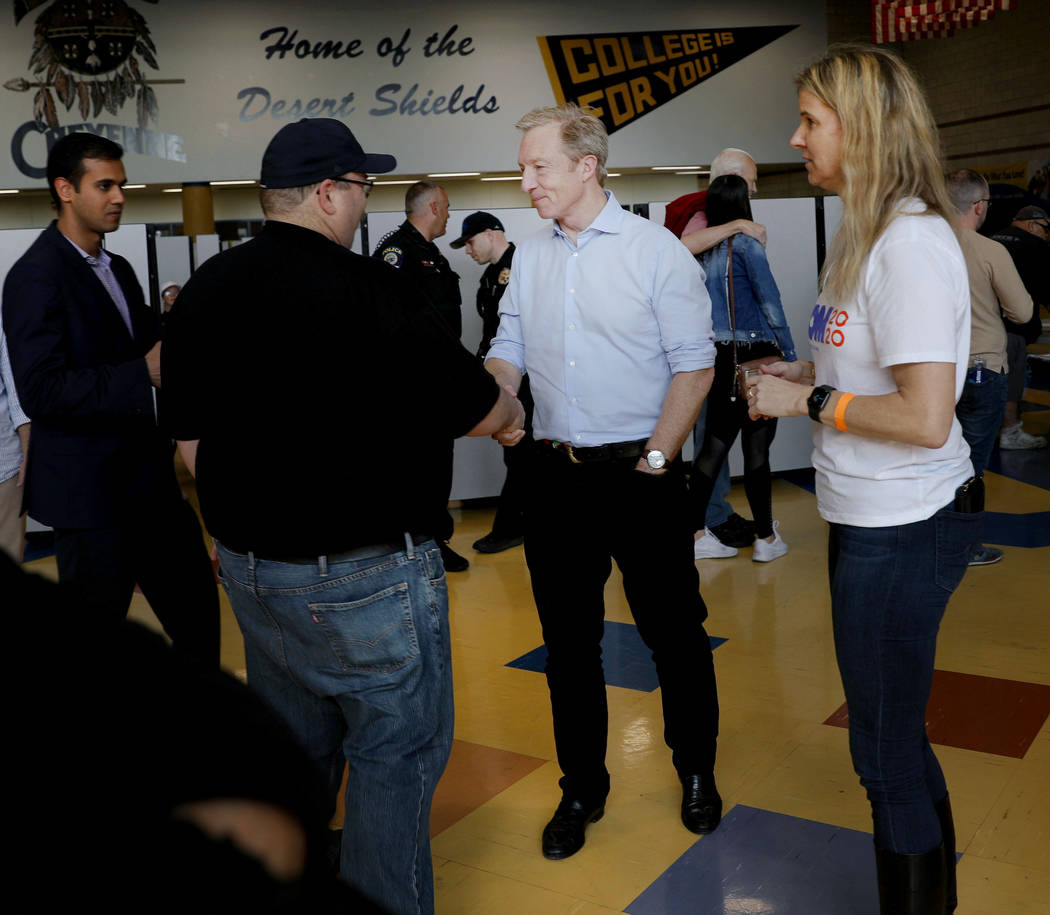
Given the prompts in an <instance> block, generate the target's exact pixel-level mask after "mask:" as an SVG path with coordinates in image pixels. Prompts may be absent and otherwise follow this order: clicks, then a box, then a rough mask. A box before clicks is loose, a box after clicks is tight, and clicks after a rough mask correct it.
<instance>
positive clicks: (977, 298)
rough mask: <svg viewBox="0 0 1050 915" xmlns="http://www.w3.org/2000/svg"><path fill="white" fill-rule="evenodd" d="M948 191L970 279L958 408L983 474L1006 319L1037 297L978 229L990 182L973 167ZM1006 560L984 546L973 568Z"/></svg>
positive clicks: (997, 404)
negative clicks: (966, 365) (965, 363)
mask: <svg viewBox="0 0 1050 915" xmlns="http://www.w3.org/2000/svg"><path fill="white" fill-rule="evenodd" d="M948 193H949V194H950V195H951V198H952V202H953V203H954V204H955V208H956V209H957V210H958V211H959V213H960V217H959V223H960V226H961V231H960V232H959V244H960V245H961V246H962V251H963V256H964V257H965V258H966V269H967V272H968V273H969V276H970V369H969V371H968V372H967V374H966V384H965V385H964V387H963V393H962V397H961V398H960V399H959V403H958V405H957V406H956V408H955V415H956V416H958V417H959V423H960V424H961V425H962V429H963V436H964V437H965V438H966V441H967V442H968V443H969V445H970V459H971V460H972V461H973V470H974V473H975V474H976V475H977V476H982V475H983V474H984V468H985V466H986V465H987V463H988V458H989V457H990V455H991V453H992V446H993V445H994V444H995V440H996V437H997V436H998V434H999V425H1000V423H1002V420H1003V411H1004V410H1005V408H1006V381H1007V368H1008V366H1007V363H1006V328H1005V327H1004V326H1003V318H1002V316H1003V315H1004V314H1005V315H1006V317H1008V318H1009V319H1010V320H1011V321H1016V322H1017V323H1020V324H1023V323H1024V322H1026V321H1028V320H1029V319H1030V318H1031V317H1032V297H1031V296H1030V295H1029V294H1028V292H1027V290H1026V289H1025V287H1024V283H1022V282H1021V277H1020V275H1019V274H1018V272H1017V268H1016V267H1015V266H1014V262H1013V259H1012V258H1011V257H1010V254H1009V252H1008V251H1007V250H1006V248H1004V247H1003V246H1002V245H1001V244H999V243H998V242H995V241H992V240H991V239H990V238H985V237H984V236H983V235H979V234H978V233H977V230H978V229H979V228H980V227H981V224H982V223H983V222H984V219H985V216H987V215H988V203H989V196H988V182H987V181H985V179H984V177H983V176H982V175H980V174H978V173H977V172H975V171H971V170H970V169H968V168H964V169H960V170H959V171H957V172H953V173H952V174H950V175H949V176H948ZM1002 558H1003V551H1002V550H1000V549H997V548H995V547H990V546H979V547H977V549H976V550H975V551H974V553H973V555H972V556H971V557H970V565H972V566H973V565H991V564H992V563H993V562H998V561H999V560H1000V559H1002Z"/></svg>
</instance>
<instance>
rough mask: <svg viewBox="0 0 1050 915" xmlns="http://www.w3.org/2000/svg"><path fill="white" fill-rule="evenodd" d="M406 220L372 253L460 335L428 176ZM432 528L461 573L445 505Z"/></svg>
mask: <svg viewBox="0 0 1050 915" xmlns="http://www.w3.org/2000/svg"><path fill="white" fill-rule="evenodd" d="M405 217H406V218H405V221H404V222H403V223H401V225H399V226H398V227H397V228H396V229H394V231H393V232H390V233H389V234H387V235H385V236H384V237H383V238H382V239H380V242H379V244H378V245H376V249H375V251H374V252H373V254H372V257H375V258H378V259H379V260H381V261H384V262H385V263H387V264H390V266H391V267H396V268H397V269H398V270H400V271H402V272H403V273H404V274H406V275H407V276H408V278H409V280H410V281H411V282H412V284H413V285H414V286H415V287H416V289H418V290H419V291H420V292H421V293H423V295H425V296H426V297H427V298H428V299H429V300H430V303H431V304H432V305H433V306H434V307H435V308H436V309H437V310H438V314H440V315H441V317H442V318H444V320H445V323H446V324H447V325H448V327H449V330H451V331H452V333H453V335H454V336H455V337H456V339H457V340H458V339H459V338H460V337H461V336H462V335H463V312H462V311H461V308H460V306H461V305H462V304H463V298H462V296H461V294H460V291H459V274H458V273H456V272H455V271H454V270H453V269H452V267H451V266H450V264H449V262H448V259H447V258H446V257H445V255H444V254H442V253H441V251H440V250H438V246H437V245H435V244H434V239H435V238H440V237H441V236H442V235H444V234H445V228H446V226H447V225H448V194H446V193H445V189H444V188H442V187H441V186H440V185H437V184H434V183H433V182H432V181H417V182H416V183H415V184H413V185H412V186H411V187H409V189H408V190H407V191H405ZM453 447H454V446H453V443H452V440H451V439H449V442H448V448H447V450H446V451H445V452H443V453H442V455H441V457H440V458H435V460H440V461H441V472H442V474H443V475H444V477H445V480H446V484H447V485H446V487H445V502H446V503H447V502H448V497H449V496H451V495H452V475H453V469H454V468H453ZM438 515H439V516H438V518H437V520H436V522H435V526H434V533H435V535H436V537H437V540H438V546H439V547H440V548H441V559H442V561H443V562H444V564H445V571H446V572H465V571H466V570H467V569H468V568H469V567H470V563H469V562H468V561H467V558H466V557H465V556H461V555H460V554H459V553H457V552H456V551H455V550H454V549H452V547H451V546H450V545H449V540H451V539H452V534H453V531H454V530H455V522H454V521H453V520H452V515H451V514H450V513H449V511H448V508H447V507H445V508H443V509H441V511H440V512H439V513H438Z"/></svg>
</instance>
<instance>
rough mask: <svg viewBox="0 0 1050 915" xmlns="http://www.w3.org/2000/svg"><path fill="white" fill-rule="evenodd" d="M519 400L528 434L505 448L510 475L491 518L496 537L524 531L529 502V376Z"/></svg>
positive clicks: (531, 443)
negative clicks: (493, 516) (494, 513)
mask: <svg viewBox="0 0 1050 915" xmlns="http://www.w3.org/2000/svg"><path fill="white" fill-rule="evenodd" d="M518 400H520V401H521V405H522V407H523V408H524V410H525V437H524V438H523V439H522V440H521V441H520V442H518V444H516V445H514V446H513V447H511V448H504V449H503V463H504V465H505V466H506V468H507V476H506V479H505V480H504V481H503V489H502V490H500V494H499V504H498V505H497V507H496V517H495V518H493V519H492V533H493V534H494V535H495V536H497V537H520V536H521V535H522V534H523V533H524V530H525V528H524V520H523V519H524V515H525V506H526V504H527V503H528V498H529V493H528V476H529V461H530V460H531V458H532V455H533V454H534V452H535V447H536V444H535V440H534V439H533V437H532V413H533V408H534V406H535V405H534V403H533V400H532V389H531V388H530V387H529V376H528V375H524V376H523V377H522V379H521V387H520V388H518Z"/></svg>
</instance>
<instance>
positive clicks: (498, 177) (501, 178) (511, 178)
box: [481, 175, 521, 181]
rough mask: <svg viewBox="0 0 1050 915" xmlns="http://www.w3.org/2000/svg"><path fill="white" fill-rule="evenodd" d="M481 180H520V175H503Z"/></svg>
mask: <svg viewBox="0 0 1050 915" xmlns="http://www.w3.org/2000/svg"><path fill="white" fill-rule="evenodd" d="M481 180H482V181H521V175H503V176H497V177H494V178H482V179H481Z"/></svg>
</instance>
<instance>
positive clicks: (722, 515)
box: [693, 398, 733, 530]
mask: <svg viewBox="0 0 1050 915" xmlns="http://www.w3.org/2000/svg"><path fill="white" fill-rule="evenodd" d="M706 426H707V399H706V398H705V399H704V405H703V406H702V407H701V408H700V415H699V416H698V417H697V419H696V426H695V427H694V428H693V452H694V455H696V454H699V453H700V449H701V448H702V447H703V444H704V431H705V429H706ZM729 487H730V480H729V459H728V457H727V458H726V460H725V461H723V462H722V467H721V469H720V470H719V471H718V475H717V476H716V477H715V485H714V489H712V490H711V499H710V501H709V502H708V503H707V514H706V515H705V516H704V526H705V527H706V528H707V529H708V530H710V529H711V528H713V527H718V525H720V524H725V523H726V521H728V520H729V516H730V515H731V514H733V506H732V505H730V504H729Z"/></svg>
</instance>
